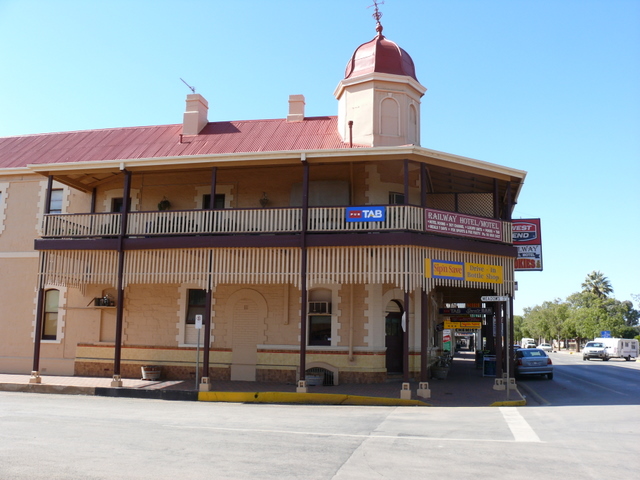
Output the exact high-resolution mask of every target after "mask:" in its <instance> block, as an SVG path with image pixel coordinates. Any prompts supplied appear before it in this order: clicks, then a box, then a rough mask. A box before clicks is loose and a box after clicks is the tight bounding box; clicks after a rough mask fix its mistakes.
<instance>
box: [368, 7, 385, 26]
mask: <svg viewBox="0 0 640 480" xmlns="http://www.w3.org/2000/svg"><path fill="white" fill-rule="evenodd" d="M378 5H384V0H381V1H377V0H373V5H369V6H368V7H367V8H371V7H375V9H376V11H375V12H374V13H373V15H371V16H372V17H373V18H375V19H376V31H378V33H380V32H381V31H382V25H381V24H380V19H381V18H382V12H381V11H380V9H379V8H378ZM378 29H379V30H378Z"/></svg>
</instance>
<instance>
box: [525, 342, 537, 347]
mask: <svg viewBox="0 0 640 480" xmlns="http://www.w3.org/2000/svg"><path fill="white" fill-rule="evenodd" d="M524 348H538V347H537V346H536V344H535V343H527V344H526V345H525V346H524Z"/></svg>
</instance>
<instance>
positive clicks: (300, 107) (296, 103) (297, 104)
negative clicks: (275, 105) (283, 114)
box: [287, 95, 304, 122]
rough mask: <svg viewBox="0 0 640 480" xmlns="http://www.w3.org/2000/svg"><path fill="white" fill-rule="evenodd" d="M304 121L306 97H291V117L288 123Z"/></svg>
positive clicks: (288, 116) (288, 118) (289, 116)
mask: <svg viewBox="0 0 640 480" xmlns="http://www.w3.org/2000/svg"><path fill="white" fill-rule="evenodd" d="M303 120H304V95H289V115H287V122H301V121H303Z"/></svg>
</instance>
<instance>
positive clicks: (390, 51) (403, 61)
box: [344, 24, 418, 82]
mask: <svg viewBox="0 0 640 480" xmlns="http://www.w3.org/2000/svg"><path fill="white" fill-rule="evenodd" d="M376 30H377V31H378V35H376V37H375V38H374V39H373V40H371V41H370V42H367V43H363V44H362V45H360V46H359V47H358V48H356V51H355V52H353V55H352V56H351V59H350V60H349V63H347V69H346V71H345V74H344V78H352V77H357V76H360V75H366V74H368V73H373V72H378V73H389V74H391V75H405V76H407V77H411V78H413V79H414V80H415V81H416V82H417V81H418V77H416V69H415V67H414V65H413V60H412V59H411V57H410V56H409V54H408V53H407V52H406V51H404V50H403V49H402V48H400V47H399V46H398V44H396V43H395V42H392V41H391V40H388V39H387V38H385V36H384V35H382V25H380V24H378V27H377V28H376Z"/></svg>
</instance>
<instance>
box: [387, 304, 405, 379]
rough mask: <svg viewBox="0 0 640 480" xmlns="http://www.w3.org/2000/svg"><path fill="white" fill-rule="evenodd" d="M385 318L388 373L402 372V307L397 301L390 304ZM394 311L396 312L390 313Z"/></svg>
mask: <svg viewBox="0 0 640 480" xmlns="http://www.w3.org/2000/svg"><path fill="white" fill-rule="evenodd" d="M389 306H390V307H391V308H387V315H386V317H385V346H386V347H387V353H386V356H387V358H386V367H387V373H403V372H402V345H403V341H402V340H403V332H402V307H400V305H399V303H398V302H396V301H395V300H393V301H391V302H389ZM389 310H394V311H389Z"/></svg>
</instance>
